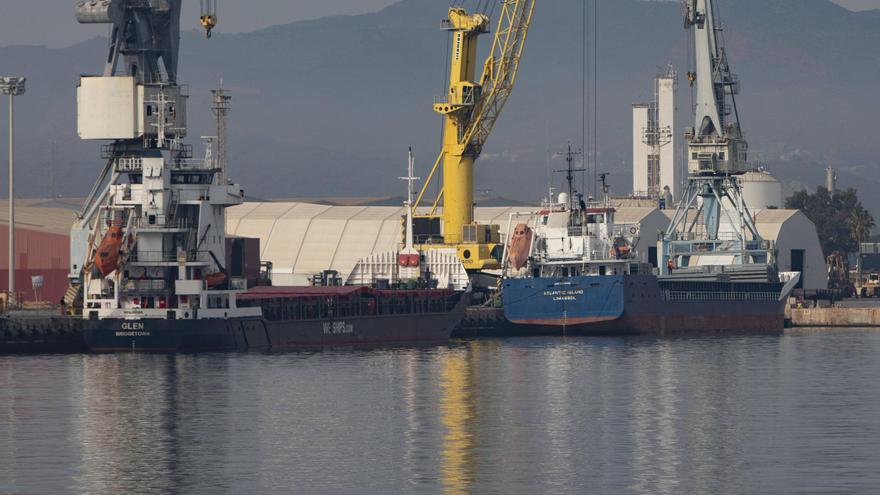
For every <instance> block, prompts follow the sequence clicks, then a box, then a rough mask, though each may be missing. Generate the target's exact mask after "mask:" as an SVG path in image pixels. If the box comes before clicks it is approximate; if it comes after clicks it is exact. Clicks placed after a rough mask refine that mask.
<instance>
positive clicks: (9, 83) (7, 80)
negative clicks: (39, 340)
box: [0, 77, 27, 302]
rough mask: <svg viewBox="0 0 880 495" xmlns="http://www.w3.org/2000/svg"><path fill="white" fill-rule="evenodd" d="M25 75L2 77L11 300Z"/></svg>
mask: <svg viewBox="0 0 880 495" xmlns="http://www.w3.org/2000/svg"><path fill="white" fill-rule="evenodd" d="M25 81H27V79H25V78H24V77H0V93H3V94H4V95H9V229H8V231H9V301H10V302H12V301H13V300H14V299H15V195H14V190H15V97H16V96H21V95H23V94H24V84H25Z"/></svg>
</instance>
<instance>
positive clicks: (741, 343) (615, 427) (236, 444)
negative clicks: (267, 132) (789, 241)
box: [0, 333, 880, 494]
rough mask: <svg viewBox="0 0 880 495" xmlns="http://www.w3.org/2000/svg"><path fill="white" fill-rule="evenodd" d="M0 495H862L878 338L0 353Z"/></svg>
mask: <svg viewBox="0 0 880 495" xmlns="http://www.w3.org/2000/svg"><path fill="white" fill-rule="evenodd" d="M0 417H2V418H3V421H0V493H7V492H8V493H65V492H75V493H83V492H92V493H214V492H220V493H288V492H295V493H307V494H310V493H319V494H324V493H328V494H329V493H333V494H335V493H370V494H372V493H376V494H385V493H401V492H416V493H438V492H443V493H450V494H458V493H512V492H516V493H538V492H540V493H545V492H546V493H644V494H649V493H650V494H655V493H656V494H663V493H676V494H677V493H721V494H724V493H802V492H810V493H870V492H871V491H872V490H874V489H875V488H876V487H877V486H880V474H878V473H880V460H878V459H877V457H876V455H875V454H876V452H875V451H876V445H878V444H880V420H878V418H880V333H835V334H803V335H800V334H794V335H792V334H788V335H783V336H774V337H741V338H729V339H719V338H708V339H566V340H559V339H511V340H494V341H480V342H467V343H458V344H454V345H452V346H449V347H441V348H430V349H397V350H377V351H371V352H326V353H314V354H290V355H205V356H174V357H169V356H129V355H120V356H72V357H33V358H3V357H0Z"/></svg>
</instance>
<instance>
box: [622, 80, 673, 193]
mask: <svg viewBox="0 0 880 495" xmlns="http://www.w3.org/2000/svg"><path fill="white" fill-rule="evenodd" d="M677 87H678V86H677V76H676V74H675V71H673V70H672V69H671V68H670V69H669V70H668V71H667V72H666V73H665V74H662V75H659V76H657V78H656V79H655V80H654V102H653V103H636V104H634V105H633V161H632V163H633V194H634V195H635V196H647V197H652V198H659V197H661V196H662V195H663V194H664V191H665V188H667V187H668V188H669V192H670V194H672V197H673V198H678V194H679V193H680V191H679V186H680V184H681V178H680V177H679V175H680V174H679V170H678V169H679V167H677V166H676V163H675V139H676V134H675V94H676V91H677Z"/></svg>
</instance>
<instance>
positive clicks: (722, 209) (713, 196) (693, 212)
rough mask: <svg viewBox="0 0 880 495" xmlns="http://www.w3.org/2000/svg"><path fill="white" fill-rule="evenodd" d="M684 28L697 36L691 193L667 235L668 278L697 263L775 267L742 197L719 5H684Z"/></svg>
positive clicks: (742, 161) (740, 155) (743, 154)
mask: <svg viewBox="0 0 880 495" xmlns="http://www.w3.org/2000/svg"><path fill="white" fill-rule="evenodd" d="M682 12H683V14H684V25H685V29H688V30H691V31H692V32H693V36H694V49H695V50H694V51H695V53H694V55H695V67H694V71H693V72H688V81H689V82H690V84H691V86H692V87H693V88H694V92H695V104H694V127H691V128H689V129H687V131H686V132H685V139H686V140H687V153H688V157H687V158H688V160H687V163H688V179H687V190H686V192H685V194H684V195H683V196H682V198H681V201H680V202H679V205H678V208H677V210H676V212H675V215H674V217H673V220H672V222H671V223H670V225H669V228H668V229H667V231H666V233H665V235H664V237H663V242H662V245H663V251H662V252H663V259H662V262H661V264H660V270H661V271H662V272H663V273H669V272H672V271H675V270H676V269H678V268H685V267H693V266H695V264H699V265H728V264H734V265H745V264H759V265H760V264H766V263H770V262H772V250H771V249H770V248H769V243H767V242H766V241H764V240H763V239H762V238H761V235H760V234H759V233H758V230H757V228H756V227H755V224H754V222H753V220H752V215H751V214H750V213H749V210H748V207H747V205H746V204H745V202H744V200H743V196H742V187H741V185H740V183H739V180H738V179H737V177H738V176H740V175H742V174H744V173H746V172H747V171H748V143H746V141H745V139H744V138H743V133H742V129H741V128H740V122H739V114H738V111H737V107H736V98H735V97H736V95H737V94H738V93H739V79H738V78H737V77H736V75H735V74H733V73H732V72H731V70H730V66H729V64H728V61H727V52H726V51H725V49H724V46H723V37H722V35H721V34H722V30H721V27H720V25H719V22H718V15H717V12H716V9H715V0H682Z"/></svg>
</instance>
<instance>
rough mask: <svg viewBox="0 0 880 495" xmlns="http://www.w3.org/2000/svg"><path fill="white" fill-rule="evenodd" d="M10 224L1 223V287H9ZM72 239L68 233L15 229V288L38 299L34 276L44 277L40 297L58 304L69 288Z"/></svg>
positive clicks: (31, 299)
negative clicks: (68, 276)
mask: <svg viewBox="0 0 880 495" xmlns="http://www.w3.org/2000/svg"><path fill="white" fill-rule="evenodd" d="M8 230H9V229H8V226H6V225H0V290H4V291H5V290H8V288H9V287H8V283H7V281H8V270H9V267H8V263H7V260H8V258H9V248H8V246H9V240H8V239H9V237H8ZM69 260H70V240H69V238H68V236H66V235H60V234H52V233H48V232H39V231H36V230H30V229H25V228H16V229H15V268H16V271H15V290H16V292H21V293H22V294H23V296H24V300H25V301H33V300H34V292H33V290H32V284H31V277H32V276H36V275H42V276H43V289H42V290H41V291H40V292H41V294H40V299H41V300H43V301H50V302H55V303H57V302H58V301H60V300H61V297H62V296H64V292H65V291H66V290H67V284H68V282H67V272H68V265H69Z"/></svg>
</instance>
